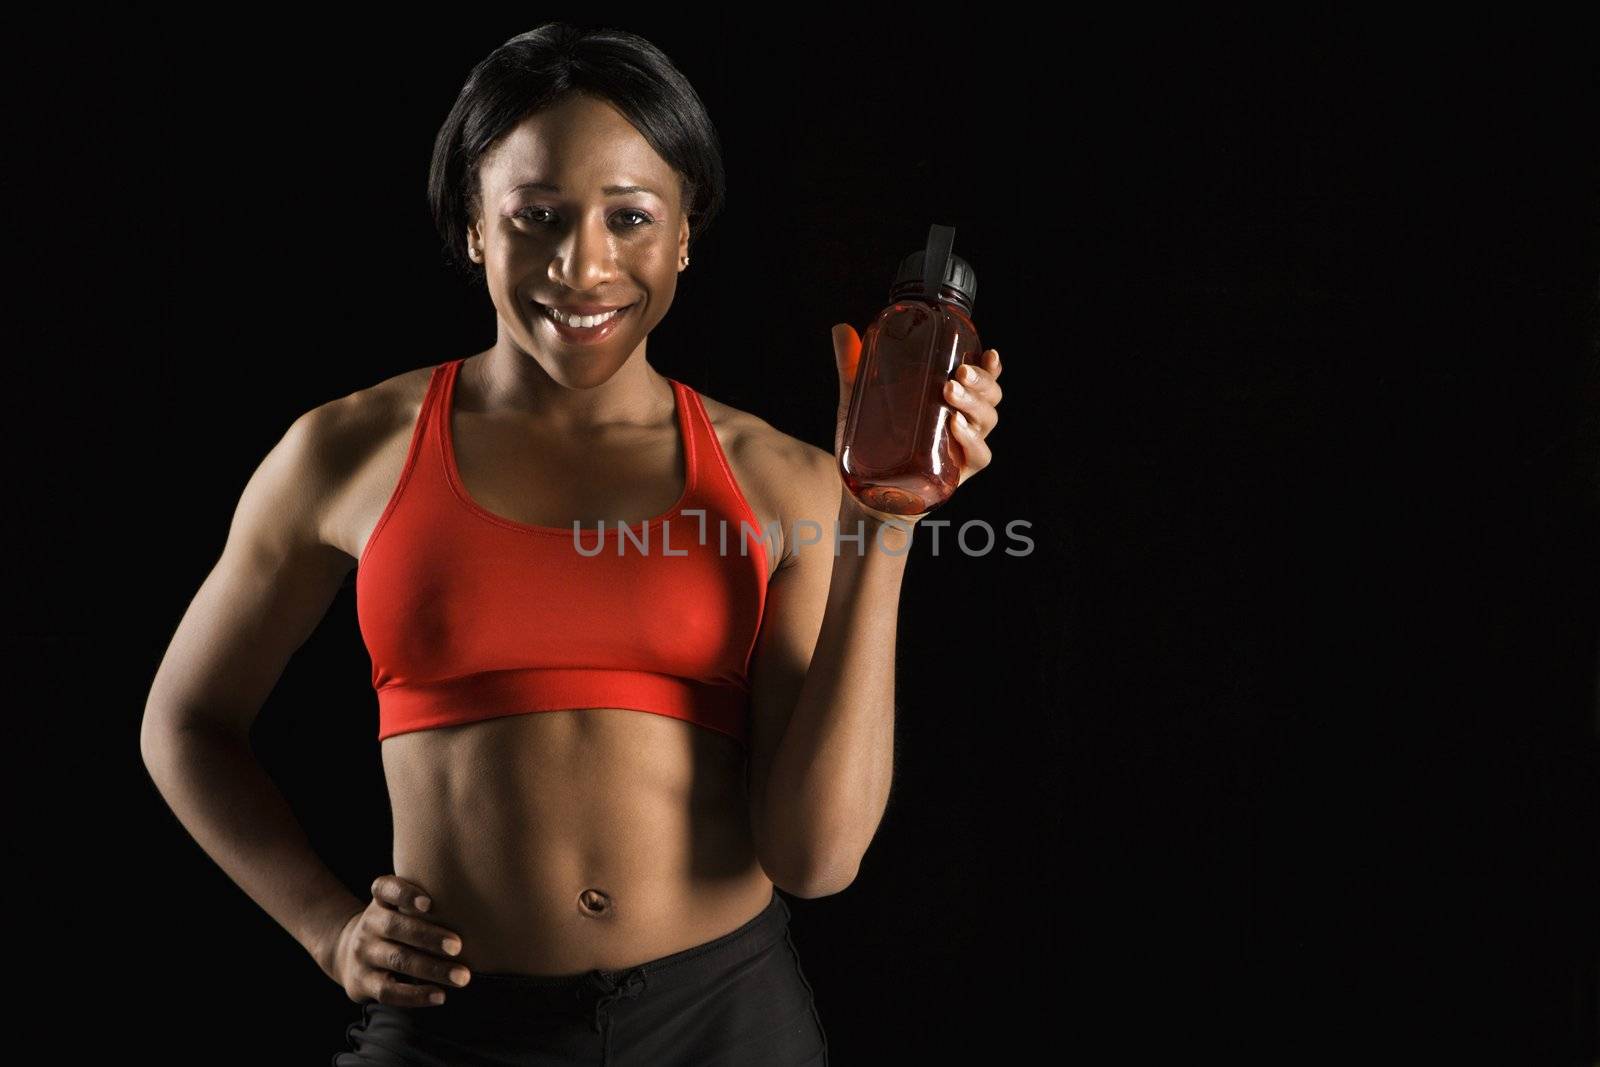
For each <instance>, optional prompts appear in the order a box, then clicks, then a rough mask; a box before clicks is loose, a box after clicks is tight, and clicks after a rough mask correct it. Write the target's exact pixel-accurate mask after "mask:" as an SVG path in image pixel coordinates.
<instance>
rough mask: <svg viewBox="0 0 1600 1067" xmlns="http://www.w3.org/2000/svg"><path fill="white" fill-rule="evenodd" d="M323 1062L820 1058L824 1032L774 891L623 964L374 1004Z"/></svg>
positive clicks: (500, 1064)
mask: <svg viewBox="0 0 1600 1067" xmlns="http://www.w3.org/2000/svg"><path fill="white" fill-rule="evenodd" d="M345 1041H346V1043H347V1044H348V1046H349V1049H348V1050H347V1051H343V1052H339V1053H336V1054H335V1055H334V1057H333V1067H401V1065H405V1067H573V1065H577V1064H585V1065H589V1064H592V1065H597V1067H646V1065H648V1067H679V1065H682V1067H690V1065H693V1067H745V1065H750V1067H826V1065H827V1062H828V1040H827V1037H826V1035H825V1034H824V1033H823V1030H822V1022H821V1020H820V1018H818V1016H817V1007H816V1001H815V1000H814V999H813V997H812V992H811V983H810V982H809V981H808V980H807V979H806V976H805V973H804V972H803V971H801V969H800V957H799V956H798V955H797V954H796V952H795V949H794V942H793V941H792V940H791V939H790V937H789V905H788V904H787V903H786V902H785V901H784V899H783V897H781V896H780V895H778V893H777V892H776V891H774V892H773V894H772V902H771V903H770V904H768V905H767V906H766V908H765V910H763V911H762V912H761V914H760V915H757V916H756V917H755V918H754V919H751V920H750V921H749V922H747V923H745V924H744V925H743V926H741V927H739V929H737V930H734V931H733V932H732V933H728V934H724V935H723V936H722V937H719V938H717V939H715V940H713V941H707V942H706V943H705V944H702V945H696V946H694V947H693V948H686V949H684V950H683V951H682V952H674V953H673V954H672V955H670V956H662V957H661V958H660V959H655V960H650V961H649V962H648V963H642V964H640V965H639V966H637V967H630V968H628V969H626V970H623V971H603V970H596V971H588V972H586V973H584V974H580V975H572V976H567V977H544V976H537V975H523V974H495V973H492V972H485V973H474V974H473V976H472V980H471V981H470V982H468V983H467V984H466V985H465V986H464V987H462V988H460V989H451V990H450V991H449V992H448V993H447V994H446V995H445V1002H444V1003H443V1004H439V1005H436V1006H429V1007H421V1008H405V1007H398V1006H393V1005H387V1004H378V1003H376V1002H371V1001H369V1002H367V1003H366V1004H364V1005H363V1010H362V1017H361V1019H360V1021H359V1022H353V1023H351V1024H350V1025H349V1027H347V1028H346V1030H345Z"/></svg>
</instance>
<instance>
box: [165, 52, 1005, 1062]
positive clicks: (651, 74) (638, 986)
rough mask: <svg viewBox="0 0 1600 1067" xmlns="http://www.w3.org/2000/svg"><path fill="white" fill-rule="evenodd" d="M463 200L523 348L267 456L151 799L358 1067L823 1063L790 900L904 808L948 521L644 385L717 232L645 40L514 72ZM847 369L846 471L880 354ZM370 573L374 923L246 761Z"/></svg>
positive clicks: (844, 863) (367, 905) (455, 234)
mask: <svg viewBox="0 0 1600 1067" xmlns="http://www.w3.org/2000/svg"><path fill="white" fill-rule="evenodd" d="M430 196H431V200H432V202H433V205H434V210H435V215H436V220H437V222H438V224H439V227H440V230H441V233H442V235H443V237H444V239H445V241H446V244H447V247H448V248H449V249H450V251H451V252H452V253H453V254H454V255H455V256H456V257H458V261H459V262H460V264H461V265H462V266H463V267H465V268H466V269H468V270H469V271H472V272H473V273H474V274H475V276H477V277H481V278H482V280H483V281H484V283H485V285H486V287H487V289H488V292H489V296H490V299H491V301H492V302H493V304H494V308H495V311H496V314H497V319H498V333H497V337H496V339H495V342H494V344H493V346H492V347H491V348H489V349H488V350H486V351H483V352H479V353H476V354H474V355H471V356H468V357H465V358H462V359H456V360H450V361H446V362H444V363H441V364H437V365H433V366H425V367H420V368H417V369H415V370H412V371H408V372H406V373H403V374H399V375H397V376H395V377H393V378H390V379H388V380H387V381H383V382H380V383H378V384H376V385H374V386H372V387H370V388H367V389H364V390H361V391H359V392H356V393H353V394H351V395H349V396H346V397H343V398H340V399H337V400H333V401H330V402H328V403H326V404H323V405H321V406H320V407H318V408H315V409H314V410H312V411H309V412H307V413H306V414H304V415H302V416H301V417H300V418H299V419H297V420H296V421H295V423H294V424H293V426H292V427H291V428H290V429H289V431H288V433H287V434H286V435H285V436H284V438H283V440H282V442H280V443H279V444H278V445H277V446H276V447H275V448H274V449H273V450H272V452H271V453H270V454H269V455H268V456H267V458H266V459H265V461H264V462H263V463H262V465H261V467H260V468H259V469H258V470H257V471H256V473H255V475H254V476H253V477H252V478H251V480H250V483H249V485H248V486H247V488H246V489H245V492H244V494H243V497H242V498H241V500H240V502H239V507H238V510H237V512H236V514H235V517H234V521H233V525H232V529H231V530H230V533H229V536H228V542H227V546H226V548H225V549H224V551H223V554H222V558H221V560H220V561H219V563H218V564H217V566H216V568H215V569H214V570H213V572H212V573H211V575H210V576H209V577H208V578H207V579H206V581H205V583H204V585H203V586H202V587H201V589H200V592H199V594H198V595H197V596H196V597H195V599H194V601H193V603H192V605H191V607H190V608H189V610H188V612H187V613H186V615H185V617H184V619H183V621H182V623H181V625H180V627H179V629H178V631H177V634H176V636H175V637H174V639H173V642H172V645H171V647H170V648H169V650H168V652H167V655H166V657H165V659H164V660H163V662H162V664H161V668H160V670H159V672H158V673H157V676H156V679H155V683H154V686H153V688H152V691H151V695H150V700H149V704H148V707H147V711H146V715H145V722H144V732H143V738H142V741H143V748H144V751H145V758H146V762H147V764H148V765H149V767H150V769H151V773H152V775H153V776H154V777H155V779H156V781H157V783H158V785H159V787H160V788H161V790H162V793H163V795H164V796H165V797H166V798H167V799H168V801H169V803H170V804H171V805H172V806H173V808H174V810H175V811H176V813H177V814H178V816H179V817H180V818H181V819H182V821H183V822H184V824H185V826H186V827H187V828H188V829H189V830H190V831H191V832H192V833H193V834H194V835H195V837H196V838H197V839H198V840H199V842H200V843H201V844H202V846H203V847H205V848H206V850H207V851H208V853H209V854H210V855H211V856H212V857H213V858H215V859H216V860H217V862H218V863H219V864H220V865H221V866H222V867H223V868H224V869H225V870H226V871H227V872H228V874H229V875H230V876H231V877H232V878H233V879H234V880H235V881H237V882H238V884H239V885H240V886H241V887H242V888H243V889H244V890H245V891H246V892H247V893H249V894H250V896H251V897H252V898H253V899H254V900H256V901H257V902H258V903H259V904H260V905H261V906H262V907H263V908H264V909H266V910H267V911H268V912H269V913H270V914H271V915H272V916H273V917H274V918H275V919H277V920H278V922H280V923H281V924H282V925H283V926H284V927H285V928H286V929H288V930H289V931H290V932H291V933H292V934H294V935H295V936H296V937H297V938H298V939H299V940H300V942H301V943H302V944H304V945H305V947H306V948H307V950H308V951H309V952H310V953H311V954H312V955H313V957H314V958H315V959H316V961H317V963H318V965H319V966H321V968H322V969H323V971H324V972H325V973H326V974H327V975H328V976H329V977H330V978H331V979H333V980H334V981H335V982H337V983H338V984H339V985H340V986H341V987H342V988H343V989H344V990H345V992H346V994H347V995H348V996H349V997H350V999H351V1000H353V1001H356V1002H359V1003H362V1004H363V1005H364V1011H363V1015H362V1018H361V1020H360V1021H359V1022H355V1023H352V1024H351V1026H350V1028H349V1029H348V1031H347V1034H346V1037H347V1043H348V1045H349V1047H348V1049H346V1050H345V1051H342V1052H340V1053H337V1054H335V1055H334V1057H333V1063H334V1064H335V1065H337V1067H354V1065H357V1064H399V1063H405V1064H429V1065H444V1064H450V1065H452V1067H462V1065H472V1064H489V1063H494V1064H569V1063H571V1064H576V1063H596V1062H600V1063H617V1064H624V1063H637V1064H653V1065H665V1064H677V1063H684V1064H689V1063H706V1062H712V1061H715V1062H717V1063H727V1064H736V1063H738V1064H743V1063H751V1064H763V1065H769V1067H770V1065H780V1064H814V1063H826V1059H827V1043H826V1038H825V1036H824V1033H823V1030H822V1027H821V1024H820V1021H819V1019H818V1016H817V1012H816V1008H815V1004H814V1001H813V999H812V995H811V988H810V985H809V983H808V981H807V980H806V978H805V976H804V974H803V972H802V970H801V967H800V962H799V958H798V956H797V955H796V953H795V949H794V945H793V943H792V941H791V939H790V937H789V934H788V922H787V920H788V915H789V912H788V906H787V904H786V903H785V902H784V900H783V898H782V897H781V896H780V895H779V894H778V892H777V890H781V891H783V892H785V893H788V894H792V895H796V896H802V897H808V898H809V897H818V896H824V895H828V894H831V893H837V892H839V891H840V890H842V889H843V888H845V886H847V885H849V884H850V882H851V880H852V879H853V878H854V876H855V873H856V870H857V868H858V865H859V863H860V860H861V857H862V855H863V853H864V852H865V850H866V848H867V845H868V843H869V842H870V840H871V838H872V835H873V833H874V831H875V830H876V827H877V825H878V821H879V819H880V818H881V816H882V814H883V811H884V807H885V805H886V804H887V801H888V794H889V785H890V776H891V771H892V739H893V712H894V706H893V671H892V667H893V662H894V647H893V645H894V641H893V639H894V634H895V622H896V610H897V603H898V599H899V592H900V583H901V574H902V570H903V566H904V559H905V548H906V547H907V542H908V541H909V537H910V534H911V526H912V525H913V524H914V521H915V520H914V519H913V520H900V521H898V522H896V521H895V519H896V517H893V516H888V515H884V514H881V513H878V512H874V511H871V510H869V509H866V508H865V507H863V506H862V505H860V504H858V503H857V502H856V501H855V500H854V498H852V497H851V496H850V495H849V494H848V493H847V492H845V491H844V490H843V483H842V481H841V479H840V477H839V473H838V468H837V464H836V462H835V459H834V456H832V455H830V454H828V453H827V452H825V451H823V450H821V449H819V448H816V447H815V446H812V445H810V444H807V443H806V442H803V441H799V440H796V439H794V438H792V437H789V436H787V435H785V434H783V433H780V432H779V431H777V430H775V429H773V428H772V427H771V426H769V425H767V424H766V423H765V422H763V421H762V420H761V419H759V418H756V417H755V416H753V415H749V414H746V413H744V412H741V411H737V410H735V409H733V408H730V407H728V406H726V405H724V404H721V403H718V402H717V401H715V400H712V399H710V398H709V397H703V396H701V395H700V394H698V393H697V392H696V391H694V390H693V389H691V388H689V387H688V386H686V385H684V384H682V383H679V382H676V381H674V380H672V379H669V378H665V377H663V376H662V375H660V374H658V373H657V372H656V371H655V370H653V369H652V368H651V367H650V365H649V364H648V363H647V362H646V344H647V340H648V336H649V333H650V331H651V330H652V329H653V328H654V327H655V325H656V324H657V323H659V322H660V321H661V320H662V318H663V316H665V315H666V313H667V309H668V308H669V307H670V306H671V303H672V298H673V294H674V292H675V289H676V284H677V275H678V273H679V272H681V271H682V270H684V269H685V268H687V266H688V263H689V255H688V247H689V242H690V239H691V236H692V235H694V234H695V233H697V232H703V230H704V226H705V225H706V223H708V222H709V221H710V219H711V218H712V216H713V215H714V214H715V212H716V209H717V206H718V204H719V203H720V201H721V197H722V170H721V163H720V157H719V154H718V148H717V141H716V136H715V133H714V131H713V129H712V126H711V124H710V121H709V119H708V118H707V116H706V114H705V112H704V110H703V108H702V106H701V103H700V101H699V99H698V97H697V96H696V95H695V93H694V91H693V89H692V88H691V87H690V86H689V85H688V83H687V82H686V81H685V80H684V78H683V77H682V75H681V74H680V73H679V72H678V71H677V70H676V69H674V68H673V66H672V65H671V63H670V62H669V61H668V60H667V58H666V57H665V56H664V55H663V54H661V53H660V52H659V51H658V50H657V49H656V48H654V47H653V46H652V45H650V44H649V43H648V42H646V41H644V40H642V39H640V38H638V37H635V36H633V35H630V34H625V33H620V32H616V31H609V30H607V31H598V32H582V31H578V30H574V29H572V28H569V27H566V26H563V25H560V24H549V25H545V26H542V27H540V28H539V29H537V30H534V31H532V32H529V33H526V34H522V35H520V36H518V37H516V38H513V39H512V40H510V41H508V42H507V43H506V44H505V45H503V46H501V47H500V48H499V49H497V50H496V51H495V52H494V53H492V54H491V55H490V56H489V57H488V58H487V59H485V60H484V61H483V62H482V63H480V64H479V65H478V67H477V68H476V69H475V70H474V71H473V72H472V74H471V76H470V78H469V79H468V81H467V84H466V85H465V87H464V88H463V89H462V92H461V94H460V97H459V99H458V100H457V101H456V105H455V107H454V109H453V110H452V111H451V113H450V115H449V117H448V118H447V120H446V122H445V124H444V127H443V128H442V129H441V131H440V134H439V137H438V140H437V143H436V146H435V155H434V162H433V168H432V173H431V176H430ZM833 340H834V349H835V359H836V362H837V366H838V369H839V372H840V402H839V411H838V414H839V417H840V420H841V421H840V429H841V431H842V419H843V415H844V413H845V410H846V407H847V402H848V397H849V388H850V385H851V382H852V380H853V379H852V375H853V369H854V363H855V359H856V358H857V356H858V354H859V350H860V340H859V338H857V337H856V335H855V332H854V331H853V330H852V329H851V328H850V327H849V326H845V325H841V326H840V327H836V328H835V330H834V338H833ZM974 371H975V373H974V376H973V380H972V382H971V384H969V385H968V387H967V391H966V392H965V393H960V394H958V393H957V392H956V391H955V390H954V389H953V388H950V387H947V397H948V403H949V404H950V406H951V407H952V408H953V409H954V410H956V411H958V412H962V413H964V415H965V418H966V419H967V420H969V421H970V427H962V428H960V429H959V430H958V434H959V435H960V437H959V440H960V442H961V444H962V446H963V448H964V451H965V456H966V459H967V466H966V468H965V470H964V471H963V472H962V477H963V479H965V478H966V477H968V476H970V475H971V474H972V473H975V472H976V471H977V470H980V469H982V468H983V467H984V466H986V465H987V464H988V462H989V450H988V448H987V446H986V445H985V444H984V441H983V438H984V437H985V435H986V434H987V433H988V432H989V431H990V430H991V429H992V428H993V427H994V424H995V421H996V414H995V404H996V403H998V401H999V398H1000V390H999V386H998V385H997V384H996V382H995V378H996V377H997V376H998V374H999V361H998V356H997V354H996V353H995V352H994V351H992V350H991V351H989V352H986V353H985V365H984V368H983V369H978V368H974ZM954 384H955V383H951V386H953V385H954ZM837 446H838V438H837V437H836V439H835V448H836V450H837ZM602 522H603V523H604V524H605V528H601V527H600V524H601V523H602ZM813 522H814V523H816V524H817V526H816V527H811V526H809V525H808V523H813ZM619 523H621V524H627V527H628V528H627V530H622V529H619V528H618V525H617V524H619ZM835 523H838V524H839V525H840V526H841V527H843V532H844V533H846V534H849V533H852V532H857V533H863V532H864V533H865V535H866V536H865V538H864V540H857V541H850V540H843V539H840V540H838V541H835V539H834V538H833V537H832V536H831V534H832V533H833V532H834V531H835V529H836V528H835V525H834V524H835ZM858 524H859V525H858ZM816 529H821V530H824V531H828V534H829V536H823V537H820V538H818V537H817V536H816V535H815V533H814V532H812V531H815V530H816ZM723 533H731V536H727V537H723V536H721V534H723ZM874 533H876V534H878V535H879V539H878V541H877V542H876V543H874V540H873V538H874ZM652 536H654V537H655V538H656V540H655V541H653V542H652V541H651V540H650V538H651V537H652ZM597 546H598V548H597ZM836 549H837V551H836ZM352 566H355V567H357V579H356V584H357V610H358V617H359V620H360V627H361V631H362V635H363V638H364V639H365V640H366V643H367V647H368V650H369V651H370V652H371V654H372V661H373V682H374V686H375V687H376V689H377V693H378V699H379V738H380V742H381V748H382V756H383V765H384V772H385V776H386V779H387V781H388V786H389V792H390V800H391V803H392V805H393V811H394V830H395V840H394V862H395V872H394V874H392V875H384V876H382V877H379V878H378V879H377V880H376V881H374V882H373V884H372V887H371V897H370V899H369V900H363V899H360V898H357V897H355V896H353V895H352V894H351V893H350V892H349V890H348V889H347V888H346V887H345V886H344V885H343V884H342V883H340V882H339V880H338V879H337V878H336V877H335V876H334V875H333V873H332V872H331V871H329V870H328V869H327V867H325V866H324V865H323V864H322V863H321V862H320V860H318V858H317V857H316V856H315V855H314V853H313V852H312V850H311V848H310V846H309V844H308V843H307V841H306V839H305V837H304V835H303V833H302V832H301V831H300V829H299V827H298V825H297V824H296V823H295V821H294V819H293V817H292V815H291V814H290V812H289V811H288V808H287V805H286V804H285V803H284V801H283V798H282V796H281V794H279V793H277V791H276V790H275V787H274V786H273V785H272V784H271V782H270V780H269V779H268V778H267V776H266V775H265V773H264V772H263V770H262V769H261V768H260V767H259V765H258V764H256V763H255V761H254V760H253V759H252V758H251V756H250V751H249V747H248V741H247V734H248V729H249V724H250V722H251V720H252V719H253V717H254V715H255V714H256V711H257V709H258V708H259V707H260V705H261V704H262V702H263V701H264V700H265V699H266V696H267V694H268V693H269V692H270V691H271V689H272V686H273V684H274V683H275V681H276V679H277V678H278V676H279V674H280V672H281V671H282V669H283V667H284V665H285V663H286V662H287V660H288V658H289V656H290V655H291V654H292V653H293V651H294V650H295V649H296V648H297V647H299V645H300V643H301V642H302V641H304V640H305V638H306V636H307V635H308V634H309V633H310V632H311V631H312V629H314V627H315V626H316V625H317V623H318V621H319V620H320V619H321V618H322V616H323V614H324V613H325V611H326V609H327V607H328V605H329V603H330V601H331V600H332V598H333V597H334V596H335V594H336V592H337V591H338V589H339V587H340V585H341V584H342V582H343V580H344V579H345V577H346V576H347V575H348V573H349V571H350V569H351V567H352Z"/></svg>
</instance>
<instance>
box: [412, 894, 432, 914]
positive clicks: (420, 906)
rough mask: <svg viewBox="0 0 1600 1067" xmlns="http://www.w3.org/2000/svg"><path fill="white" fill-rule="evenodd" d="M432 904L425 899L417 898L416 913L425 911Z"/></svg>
mask: <svg viewBox="0 0 1600 1067" xmlns="http://www.w3.org/2000/svg"><path fill="white" fill-rule="evenodd" d="M432 903H433V901H431V900H429V899H428V898H427V897H418V898H417V899H416V901H415V904H416V906H417V910H418V911H427V910H428V905H429V904H432Z"/></svg>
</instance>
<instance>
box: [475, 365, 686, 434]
mask: <svg viewBox="0 0 1600 1067" xmlns="http://www.w3.org/2000/svg"><path fill="white" fill-rule="evenodd" d="M644 355H645V352H644V345H642V344H641V345H640V346H639V347H638V348H637V349H636V350H635V351H634V353H633V355H631V356H629V357H628V359H627V361H626V362H625V363H623V364H622V366H621V367H618V368H617V370H616V372H615V373H613V374H612V375H611V376H610V377H608V378H605V379H603V380H599V381H594V382H589V381H586V380H584V378H583V376H582V370H581V368H582V364H581V363H574V364H568V367H576V368H579V374H578V376H577V377H576V379H574V378H572V377H568V378H567V379H566V380H562V379H559V378H557V377H556V376H554V375H552V374H551V373H550V372H549V371H548V370H546V368H545V365H544V364H542V363H541V362H540V361H539V360H538V359H536V358H534V357H533V356H532V355H530V354H528V353H527V352H526V351H525V350H523V349H521V348H519V347H516V346H515V345H507V344H503V343H500V344H496V345H495V346H494V347H492V348H489V349H487V350H486V351H483V352H479V353H478V354H477V355H474V356H470V357H468V359H467V361H466V362H465V363H464V364H463V365H462V367H461V379H462V384H463V385H464V386H465V391H466V392H468V393H469V394H470V396H471V398H472V401H473V406H475V407H479V408H481V409H482V410H485V411H507V412H516V413H519V414H521V415H524V416H526V417H527V418H528V419H529V420H530V421H531V422H535V423H538V424H540V425H541V426H543V427H545V428H547V429H549V430H550V431H551V432H553V433H561V434H567V433H571V434H582V433H585V432H588V431H594V430H600V429H604V428H606V427H609V426H616V425H638V426H649V425H655V424H657V423H659V422H661V421H662V420H663V419H667V418H675V417H676V414H677V403H676V400H675V398H674V396H673V393H672V383H671V382H669V381H668V380H667V379H666V377H665V376H664V375H662V374H660V373H658V372H657V371H656V369H655V368H654V367H652V366H650V364H649V363H647V362H645V358H644ZM558 369H559V367H558Z"/></svg>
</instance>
